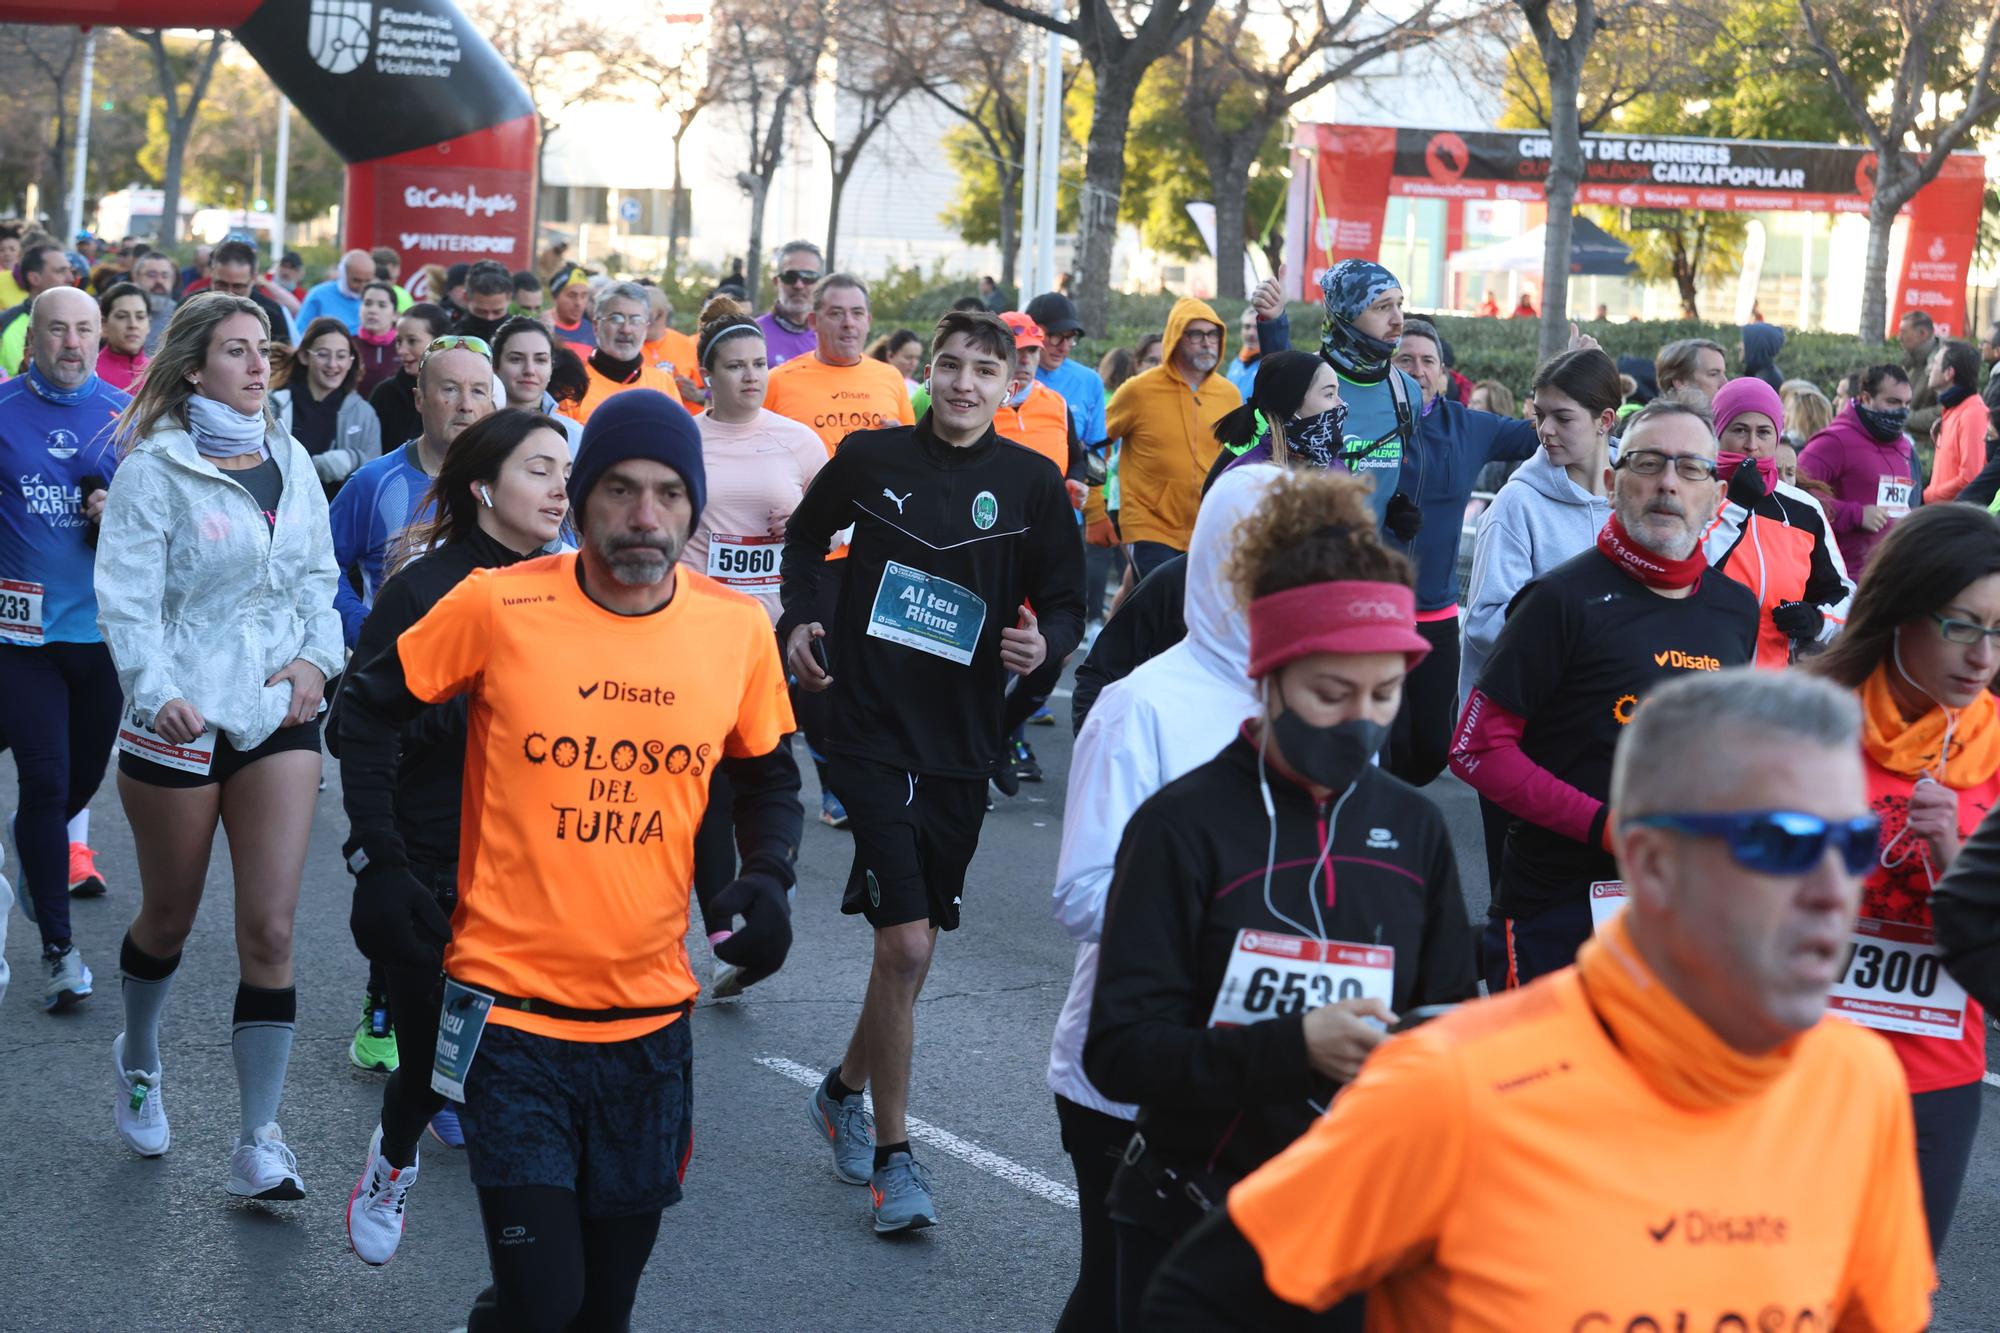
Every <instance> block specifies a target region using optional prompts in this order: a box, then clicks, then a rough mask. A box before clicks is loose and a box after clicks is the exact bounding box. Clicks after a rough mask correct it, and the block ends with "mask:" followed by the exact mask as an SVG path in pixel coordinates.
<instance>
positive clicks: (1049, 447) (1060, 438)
mask: <svg viewBox="0 0 2000 1333" xmlns="http://www.w3.org/2000/svg"><path fill="white" fill-rule="evenodd" d="M993 429H995V430H997V431H999V432H1000V435H1001V437H1002V438H1003V439H1009V440H1012V441H1013V442H1014V443H1016V444H1022V445H1026V446H1027V447H1028V448H1030V449H1033V450H1034V451H1035V452H1036V453H1038V454H1040V455H1041V456H1042V457H1043V458H1046V459H1048V460H1049V461H1050V462H1051V463H1054V464H1055V465H1056V471H1057V472H1060V473H1062V474H1063V475H1064V476H1068V475H1069V405H1068V404H1067V403H1065V402H1064V401H1063V397H1062V395H1061V394H1059V393H1057V392H1056V391H1055V390H1054V389H1051V388H1050V387H1049V386H1048V385H1046V384H1043V383H1042V382H1041V381H1039V380H1037V381H1035V382H1034V383H1033V385H1032V386H1031V387H1030V388H1029V390H1028V396H1027V397H1026V398H1023V399H1022V400H1021V405H1020V406H1019V407H1008V406H1007V405H1006V404H1004V403H1003V404H1001V406H1000V411H999V412H998V413H997V414H995V416H994V418H993Z"/></svg>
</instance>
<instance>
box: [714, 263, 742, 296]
mask: <svg viewBox="0 0 2000 1333" xmlns="http://www.w3.org/2000/svg"><path fill="white" fill-rule="evenodd" d="M713 294H714V295H716V296H727V297H729V298H730V299H731V300H735V301H747V300H749V299H750V284H749V282H748V281H747V280H746V279H745V278H744V276H743V261H742V260H740V259H732V260H730V261H729V272H728V273H726V274H724V275H723V277H722V281H721V282H718V283H716V284H715V291H714V293H713Z"/></svg>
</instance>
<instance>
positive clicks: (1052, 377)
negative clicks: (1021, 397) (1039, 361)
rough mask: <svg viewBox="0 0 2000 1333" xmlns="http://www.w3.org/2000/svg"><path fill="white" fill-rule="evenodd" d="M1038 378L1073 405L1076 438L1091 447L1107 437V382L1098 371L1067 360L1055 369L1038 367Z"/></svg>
mask: <svg viewBox="0 0 2000 1333" xmlns="http://www.w3.org/2000/svg"><path fill="white" fill-rule="evenodd" d="M1035 378H1036V379H1038V380H1040V381H1041V382H1042V383H1044V384H1046V385H1048V386H1049V387H1050V388H1051V389H1054V390H1055V391H1056V392H1057V393H1059V394H1061V395H1062V399H1063V401H1064V402H1065V403H1067V404H1069V420H1070V424H1071V425H1072V426H1074V427H1076V438H1077V439H1078V440H1080V441H1082V442H1083V444H1084V446H1085V447H1086V448H1088V447H1089V446H1091V445H1094V444H1098V443H1100V442H1101V441H1102V440H1103V439H1104V381H1103V380H1101V379H1099V378H1097V372H1096V371H1094V370H1092V369H1091V368H1090V367H1088V366H1080V365H1078V364H1077V363H1076V362H1074V361H1065V362H1063V363H1062V364H1061V365H1059V366H1057V367H1056V368H1055V369H1054V370H1043V369H1042V368H1041V367H1040V366H1036V367H1035Z"/></svg>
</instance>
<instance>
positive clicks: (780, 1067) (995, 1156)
mask: <svg viewBox="0 0 2000 1333" xmlns="http://www.w3.org/2000/svg"><path fill="white" fill-rule="evenodd" d="M753 1058H754V1059H755V1060H756V1062H757V1063H758V1064H760V1065H762V1066H764V1068H766V1069H768V1070H771V1071H772V1072H773V1073H777V1074H783V1075H784V1076H785V1077H786V1078H788V1079H790V1080H792V1082H794V1083H801V1084H804V1085H805V1086H806V1087H809V1088H814V1087H818V1086H819V1085H820V1083H821V1082H822V1081H824V1079H825V1078H826V1075H825V1073H824V1072H823V1071H821V1070H817V1069H809V1068H807V1067H806V1066H805V1065H802V1064H800V1063H799V1062H798V1061H796V1060H787V1059H785V1057H783V1056H782V1055H760V1056H756V1057H753ZM905 1123H906V1124H907V1125H908V1126H909V1130H910V1137H911V1138H912V1139H915V1140H916V1141H917V1142H918V1143H923V1144H928V1145H929V1146H930V1147H933V1148H936V1149H937V1150H938V1151H939V1152H942V1153H946V1154H948V1155H950V1156H952V1157H956V1158H957V1159H958V1160H959V1161H961V1162H964V1163H966V1164H967V1165H968V1166H974V1167H977V1168H979V1169H980V1170H981V1171H984V1172H985V1173H986V1174H987V1175H989V1176H998V1177H999V1178H1000V1179H1002V1180H1004V1181H1006V1182H1007V1183H1008V1184H1009V1185H1012V1186H1014V1187H1015V1188H1017V1189H1021V1190H1025V1191H1026V1192H1027V1193H1029V1194H1032V1195H1035V1196H1036V1197H1037V1198H1041V1199H1047V1200H1048V1201H1049V1202H1050V1203H1053V1204H1056V1205H1057V1206H1059V1207H1062V1208H1074V1207H1076V1191H1075V1190H1073V1189H1071V1188H1070V1187H1069V1186H1067V1185H1065V1184H1063V1183H1062V1182H1061V1181H1057V1180H1050V1179H1049V1178H1048V1177H1047V1176H1045V1175H1043V1174H1042V1173H1041V1172H1039V1171H1036V1170H1033V1169H1031V1168H1029V1167H1025V1166H1022V1165H1021V1164H1020V1163H1019V1162H1016V1161H1013V1160H1012V1159H1010V1158H1006V1157H1002V1156H1001V1155H1000V1154H999V1153H996V1152H989V1151H988V1150H987V1149H985V1148H982V1147H980V1146H979V1145H978V1144H976V1143H973V1142H972V1141H970V1140H969V1139H962V1138H960V1137H959V1136H958V1135H956V1134H954V1133H952V1132H951V1131H950V1130H946V1129H940V1128H938V1127H937V1126H936V1125H933V1124H932V1123H931V1122H930V1121H928V1120H919V1119H918V1118H917V1117H915V1116H908V1117H905Z"/></svg>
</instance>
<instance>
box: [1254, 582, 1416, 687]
mask: <svg viewBox="0 0 2000 1333" xmlns="http://www.w3.org/2000/svg"><path fill="white" fill-rule="evenodd" d="M1430 650H1431V646H1430V643H1429V642H1428V641H1426V640H1425V638H1424V636H1423V635H1421V634H1419V633H1418V632H1417V598H1416V594H1415V593H1414V592H1413V591H1412V590H1411V589H1409V588H1408V587H1406V586H1404V585H1403V584H1400V583H1369V582H1364V581H1360V580H1350V581H1343V582H1337V583H1308V584H1307V585H1305V586H1304V587H1302V588H1287V589H1286V590H1285V591H1284V592H1275V593H1272V594H1271V595H1270V596H1268V597H1259V598H1258V599H1257V600H1256V601H1254V602H1252V603H1251V604H1250V679H1252V680H1262V679H1263V678H1264V677H1265V676H1268V675H1270V674H1271V673H1272V672H1273V671H1276V670H1277V669H1278V668H1280V667H1282V666H1285V665H1286V664H1287V663H1291V662H1296V661H1297V660H1298V659H1299V658H1301V657H1307V656H1310V655H1311V654H1313V653H1401V654H1403V656H1404V659H1405V660H1406V662H1407V663H1408V665H1409V666H1410V667H1411V668H1412V669H1414V668H1415V667H1416V665H1417V663H1419V662H1421V661H1423V659H1424V655H1425V654H1426V653H1428V652H1430Z"/></svg>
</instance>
